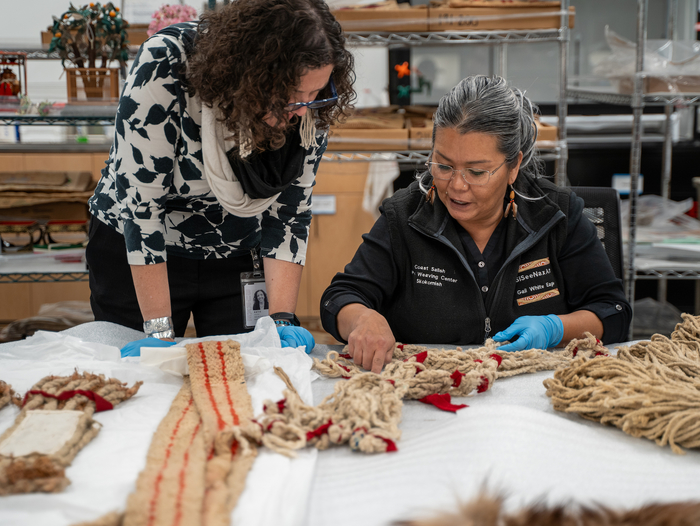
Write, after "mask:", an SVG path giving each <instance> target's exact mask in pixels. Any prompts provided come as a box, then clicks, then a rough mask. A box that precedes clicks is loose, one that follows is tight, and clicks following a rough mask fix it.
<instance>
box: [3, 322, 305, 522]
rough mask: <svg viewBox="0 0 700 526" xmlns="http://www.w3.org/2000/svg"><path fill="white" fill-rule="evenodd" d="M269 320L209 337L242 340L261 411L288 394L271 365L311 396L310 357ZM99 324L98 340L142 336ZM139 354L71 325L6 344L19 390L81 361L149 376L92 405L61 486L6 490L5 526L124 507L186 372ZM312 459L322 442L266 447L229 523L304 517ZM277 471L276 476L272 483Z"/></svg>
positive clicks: (10, 415)
mask: <svg viewBox="0 0 700 526" xmlns="http://www.w3.org/2000/svg"><path fill="white" fill-rule="evenodd" d="M269 322H271V320H269V318H268V319H261V320H259V325H258V326H256V329H255V331H253V332H252V333H248V334H246V335H229V336H220V337H217V338H208V339H226V338H231V339H234V340H239V341H241V342H242V354H243V355H244V362H245V364H246V379H247V382H248V390H249V392H250V394H251V398H252V402H253V410H254V413H255V414H259V413H260V412H261V411H262V406H263V402H264V400H265V399H268V398H269V399H271V400H275V401H276V400H279V399H280V398H281V397H282V390H283V389H284V388H285V386H284V383H283V382H282V381H281V380H280V379H279V378H278V377H277V375H276V374H274V372H273V371H272V367H273V366H275V365H277V366H280V367H282V368H283V369H284V370H285V372H286V373H287V374H288V375H289V377H290V379H291V380H292V382H294V385H295V387H296V388H297V390H298V391H299V393H300V395H301V396H302V398H303V399H304V400H305V401H307V402H308V403H312V399H311V397H312V393H311V372H310V367H311V359H310V358H309V357H308V356H307V355H306V354H305V353H304V352H302V351H301V350H299V349H290V348H286V349H281V348H280V346H279V345H280V343H279V336H277V331H276V329H275V326H274V323H269ZM93 327H94V328H96V329H98V330H97V331H96V333H95V334H94V335H93V337H92V338H91V339H93V340H95V341H96V340H99V339H101V338H103V337H104V332H105V331H106V332H109V331H115V332H116V334H117V338H113V339H114V340H115V341H118V340H119V337H118V335H119V334H120V333H123V334H126V335H128V338H126V340H125V341H122V342H120V344H124V343H126V341H129V340H133V339H138V338H139V337H143V335H139V333H138V332H136V331H132V330H130V329H126V328H121V327H119V326H115V325H113V324H105V323H95V324H94V325H93ZM122 329H123V331H122ZM83 331H85V329H83ZM88 332H89V331H88ZM191 341H198V340H186V341H183V342H180V344H179V345H180V347H181V348H182V345H184V344H185V343H189V342H191ZM138 360H139V359H138V358H126V359H122V358H121V355H120V353H119V348H118V347H115V346H111V345H105V344H102V343H88V342H87V341H85V340H84V339H79V338H76V337H74V336H70V335H68V334H65V333H50V332H38V333H37V334H36V335H34V336H33V337H31V338H28V339H27V340H25V341H23V342H13V343H12V344H4V345H0V379H2V380H4V381H6V382H8V383H10V384H11V385H12V387H13V389H15V391H17V392H19V393H20V394H23V393H24V392H26V391H27V390H28V389H30V388H31V387H32V386H33V385H34V384H35V383H36V382H37V381H38V380H40V379H41V378H43V377H44V376H47V375H49V374H53V375H70V374H72V373H73V371H74V370H75V369H76V368H77V369H78V371H79V372H83V371H89V372H92V373H99V374H104V375H106V376H108V377H114V378H118V379H119V380H121V381H122V382H126V383H128V385H130V386H131V385H132V384H133V383H134V382H135V381H137V380H143V381H144V384H143V385H142V386H141V389H140V390H139V392H138V393H137V394H136V395H135V396H134V397H133V398H131V399H130V400H127V401H126V402H123V403H121V404H119V405H117V406H116V407H115V408H114V410H111V411H105V412H101V413H96V414H95V416H94V418H95V420H97V421H98V422H100V423H101V424H102V425H103V428H102V430H101V431H100V433H99V434H98V435H97V437H96V438H95V439H94V440H93V441H92V442H91V443H90V444H88V445H87V446H86V447H85V448H84V449H83V450H81V451H80V452H79V453H78V455H77V456H76V458H75V460H74V461H73V464H72V465H71V466H70V467H69V468H68V469H67V470H66V476H67V477H68V478H69V479H70V480H71V484H70V485H69V486H68V487H67V488H66V489H65V490H64V491H63V492H62V493H57V494H51V495H46V494H29V495H14V496H4V497H0V524H2V526H20V525H21V526H25V525H27V524H32V525H33V526H63V525H68V524H73V523H75V522H79V521H87V520H94V519H96V518H98V517H100V516H101V515H103V514H105V513H107V512H109V511H113V510H123V509H124V506H125V503H126V499H127V497H128V495H129V494H130V493H131V492H132V491H133V490H134V488H135V484H136V479H137V477H138V474H139V473H140V471H141V470H142V469H143V467H144V466H145V461H146V454H147V451H148V447H149V445H150V443H151V438H152V437H153V433H154V432H155V430H156V428H157V426H158V424H159V423H160V421H161V420H162V419H163V417H164V416H165V415H166V413H167V412H168V409H169V408H170V404H171V403H172V401H173V399H174V398H175V395H176V394H177V392H178V391H179V389H180V387H181V385H182V378H181V377H178V376H175V375H173V374H172V373H171V372H166V371H162V370H160V369H158V368H156V367H147V366H144V365H141V364H139V363H138ZM248 364H251V367H250V369H249V368H248ZM18 412H19V410H18V409H17V408H16V407H14V406H12V407H8V408H5V409H3V410H2V411H0V433H2V432H4V431H5V430H6V429H7V428H9V427H10V426H11V425H12V424H13V423H14V420H15V418H16V416H17V414H18ZM316 458H317V453H316V451H308V452H303V454H301V455H299V457H298V458H296V459H289V458H287V457H284V456H282V455H278V454H275V453H271V452H269V451H261V453H260V455H259V456H258V459H256V461H255V463H254V465H253V468H252V470H251V472H250V473H249V481H251V482H248V483H247V484H246V488H245V490H244V492H243V494H242V496H241V502H242V504H241V505H240V506H238V507H237V508H236V510H234V513H233V519H234V522H233V524H242V525H246V526H247V525H250V526H267V525H270V526H272V525H275V526H276V525H281V526H297V525H301V524H303V523H302V522H301V520H302V518H303V516H304V514H305V509H306V496H307V495H308V494H309V487H310V484H311V480H312V476H313V470H314V466H315V462H316ZM273 479H274V480H275V482H276V483H275V484H270V483H267V481H269V480H273ZM260 503H264V506H261V504H260Z"/></svg>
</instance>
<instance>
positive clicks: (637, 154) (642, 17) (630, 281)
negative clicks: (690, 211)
mask: <svg viewBox="0 0 700 526" xmlns="http://www.w3.org/2000/svg"><path fill="white" fill-rule="evenodd" d="M648 7H649V0H637V42H636V57H635V58H636V60H635V76H634V92H633V93H631V94H628V95H626V94H620V93H613V92H612V91H611V90H610V89H604V88H580V87H569V88H568V89H567V92H568V94H569V95H570V96H572V97H573V96H575V97H579V98H583V99H588V100H592V101H596V102H601V103H605V104H617V105H622V106H628V107H631V108H632V112H633V127H632V145H631V154H630V198H629V201H630V212H629V225H628V226H629V236H628V249H627V260H626V267H625V278H626V281H625V285H626V287H627V298H628V300H629V302H630V303H631V304H634V295H635V291H634V285H635V281H636V280H637V279H658V280H659V297H662V298H665V297H666V280H667V279H693V280H700V270H694V269H688V268H685V269H684V268H682V267H683V265H682V264H679V265H678V268H672V265H669V266H668V267H667V268H663V269H661V268H659V269H640V268H637V267H636V265H635V252H636V248H637V231H636V230H637V199H638V196H637V191H638V188H639V171H640V165H641V156H642V135H643V129H642V114H643V112H644V107H645V106H663V107H664V109H665V115H666V129H665V133H664V146H663V161H662V173H661V178H662V179H661V195H662V197H665V198H668V197H669V194H670V186H671V159H672V155H673V145H672V141H671V121H670V119H671V114H672V113H673V108H674V106H697V105H700V95H698V94H683V93H654V94H645V93H644V80H645V78H646V75H645V73H644V48H645V44H646V37H647V13H648ZM676 8H677V0H668V2H667V10H668V27H667V38H668V39H670V40H672V39H673V35H674V23H675V21H674V16H675V12H676ZM699 285H700V282H696V287H698V286H699ZM696 303H697V302H696ZM631 334H632V327H630V336H631Z"/></svg>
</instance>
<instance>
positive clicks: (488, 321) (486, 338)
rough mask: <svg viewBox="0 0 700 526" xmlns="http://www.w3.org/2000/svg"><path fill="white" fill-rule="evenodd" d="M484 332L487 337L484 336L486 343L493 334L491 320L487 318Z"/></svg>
mask: <svg viewBox="0 0 700 526" xmlns="http://www.w3.org/2000/svg"><path fill="white" fill-rule="evenodd" d="M484 331H485V333H486V334H485V336H484V341H486V340H488V339H489V333H490V332H491V318H486V320H484Z"/></svg>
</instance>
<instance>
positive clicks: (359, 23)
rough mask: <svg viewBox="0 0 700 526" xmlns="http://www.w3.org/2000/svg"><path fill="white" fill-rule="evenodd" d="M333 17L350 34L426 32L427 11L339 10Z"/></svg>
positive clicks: (334, 12) (368, 8) (369, 8)
mask: <svg viewBox="0 0 700 526" xmlns="http://www.w3.org/2000/svg"><path fill="white" fill-rule="evenodd" d="M333 16H335V19H336V20H337V21H338V22H340V25H341V27H342V28H343V31H348V32H351V33H359V32H367V31H377V32H382V33H383V32H387V31H411V32H419V31H428V9H427V8H425V7H423V8H415V9H380V8H371V7H366V8H358V9H339V10H337V11H333Z"/></svg>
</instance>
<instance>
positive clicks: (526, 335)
mask: <svg viewBox="0 0 700 526" xmlns="http://www.w3.org/2000/svg"><path fill="white" fill-rule="evenodd" d="M516 336H517V338H518V339H517V340H515V341H514V342H512V343H509V344H508V345H503V346H501V347H498V350H499V351H522V350H524V349H548V348H549V347H555V346H556V345H558V344H559V342H561V339H562V337H563V336H564V323H563V322H562V321H561V319H560V318H559V316H555V315H554V314H549V315H547V316H520V318H518V319H516V320H515V321H514V322H513V324H512V325H511V326H510V327H508V328H507V329H506V330H504V331H501V332H499V333H497V334H495V335H494V337H493V341H495V342H504V341H512V339H513V338H514V337H516Z"/></svg>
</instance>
